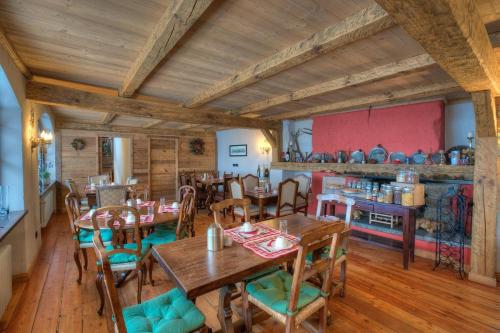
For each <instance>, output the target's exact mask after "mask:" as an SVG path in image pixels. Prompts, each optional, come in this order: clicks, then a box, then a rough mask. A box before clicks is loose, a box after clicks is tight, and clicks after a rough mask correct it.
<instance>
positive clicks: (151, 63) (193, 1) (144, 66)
mask: <svg viewBox="0 0 500 333" xmlns="http://www.w3.org/2000/svg"><path fill="white" fill-rule="evenodd" d="M212 1H213V0H180V1H171V2H170V4H171V5H175V7H174V8H171V6H169V8H167V10H166V11H165V13H164V14H163V15H162V17H161V18H160V21H159V22H158V24H157V25H156V27H155V28H154V30H153V33H152V34H151V36H150V37H149V39H148V41H147V42H146V45H145V46H144V47H143V49H142V50H141V52H140V53H139V56H138V57H137V59H136V60H135V61H134V63H133V65H132V67H130V69H129V71H128V72H127V75H126V76H125V79H124V80H123V83H122V86H121V88H120V90H119V92H120V96H124V97H130V96H132V95H133V94H134V92H135V91H136V90H137V89H138V88H139V87H140V86H141V84H142V83H143V82H144V80H145V79H146V78H147V77H148V75H149V74H150V73H151V72H152V71H153V70H154V69H155V68H156V66H158V64H159V63H160V62H161V61H162V60H163V59H164V58H165V57H166V56H167V55H168V54H169V53H170V51H172V49H173V48H174V47H175V45H177V43H178V42H179V40H180V39H181V38H182V37H183V36H184V35H185V34H186V32H187V31H188V30H189V29H190V28H191V27H192V26H193V24H195V22H196V21H197V20H198V18H199V17H200V16H201V15H202V14H203V13H204V12H205V10H206V9H207V8H208V7H209V6H210V4H211V3H212Z"/></svg>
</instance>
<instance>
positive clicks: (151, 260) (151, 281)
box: [148, 256, 156, 286]
mask: <svg viewBox="0 0 500 333" xmlns="http://www.w3.org/2000/svg"><path fill="white" fill-rule="evenodd" d="M155 261H156V260H155V258H154V257H153V256H150V257H149V266H148V271H149V282H150V283H151V285H152V286H154V285H155V281H154V280H153V266H154V264H155Z"/></svg>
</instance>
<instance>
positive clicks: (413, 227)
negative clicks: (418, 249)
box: [409, 210, 417, 262]
mask: <svg viewBox="0 0 500 333" xmlns="http://www.w3.org/2000/svg"><path fill="white" fill-rule="evenodd" d="M409 220H410V221H409V223H410V260H411V262H415V232H416V224H417V217H416V214H415V211H414V210H411V211H410V214H409Z"/></svg>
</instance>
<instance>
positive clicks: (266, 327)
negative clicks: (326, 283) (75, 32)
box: [7, 212, 500, 333]
mask: <svg viewBox="0 0 500 333" xmlns="http://www.w3.org/2000/svg"><path fill="white" fill-rule="evenodd" d="M200 213H201V212H200ZM210 221H211V220H210V219H209V218H208V217H207V216H206V214H205V213H203V214H201V215H200V216H199V217H198V218H197V232H198V233H199V234H202V233H203V232H204V230H205V229H206V226H207V224H208V223H210ZM42 236H43V247H42V250H41V253H40V257H39V259H38V262H37V263H36V266H35V267H34V270H33V274H32V277H31V279H30V281H29V282H28V284H27V285H26V287H25V293H24V295H23V297H22V299H21V301H20V304H19V307H18V308H17V309H18V310H17V311H16V313H15V314H14V317H13V320H12V321H11V324H10V325H9V327H8V328H7V332H16V333H20V332H37V333H42V332H72V333H73V332H112V323H111V320H110V313H109V311H108V307H107V306H106V309H105V313H104V315H103V316H102V317H99V316H98V315H97V313H96V309H97V303H98V297H97V292H96V288H95V284H94V278H95V275H96V268H95V260H94V256H93V255H92V256H91V257H90V258H89V269H88V271H87V272H84V274H83V280H82V284H81V285H78V284H77V283H76V278H77V269H76V266H75V263H74V261H73V242H72V240H71V235H70V231H69V226H68V222H67V218H66V216H65V215H57V216H56V217H55V219H53V220H52V221H51V223H50V224H49V225H48V227H47V228H46V229H44V230H43V235H42ZM431 268H432V263H431V261H429V260H425V259H421V258H417V261H416V262H415V263H414V264H412V265H411V268H410V270H409V271H403V270H402V268H401V255H400V252H398V251H396V250H391V249H386V248H382V247H379V246H377V245H373V244H371V243H366V242H364V241H360V240H353V241H352V242H351V251H350V253H349V267H348V289H347V295H346V296H345V298H340V297H338V296H335V297H334V298H333V300H332V302H331V310H332V311H333V314H334V319H333V325H332V326H331V327H330V328H329V330H330V331H335V332H499V331H500V288H496V289H495V288H488V287H483V286H481V285H478V284H475V283H472V282H468V281H461V280H459V279H457V278H456V276H455V275H454V274H453V273H451V272H448V271H445V270H443V271H438V272H433V271H432V269H431ZM154 275H155V280H156V284H155V286H154V287H152V286H150V285H149V284H148V285H147V286H145V288H144V290H143V299H149V298H151V297H154V296H155V295H158V294H160V293H163V292H165V291H167V290H169V289H170V288H172V287H173V284H172V283H171V282H170V281H168V279H167V278H166V276H165V275H164V273H163V272H162V271H161V270H160V269H159V268H158V267H156V268H155V272H154ZM120 295H121V298H122V299H121V301H122V303H123V304H127V305H130V304H134V302H135V280H134V283H127V284H126V285H125V286H124V287H122V288H121V289H120ZM197 305H198V307H199V308H200V309H201V310H202V311H203V312H204V313H205V315H206V317H207V324H208V325H209V326H210V327H212V328H214V329H218V328H219V324H218V321H217V317H216V312H215V309H216V306H217V294H216V293H215V292H213V293H210V294H208V295H206V296H204V297H201V298H198V300H197ZM281 331H283V329H282V327H281V326H280V325H278V324H277V323H275V322H273V321H272V320H267V321H265V322H263V323H262V324H261V325H259V326H255V332H281Z"/></svg>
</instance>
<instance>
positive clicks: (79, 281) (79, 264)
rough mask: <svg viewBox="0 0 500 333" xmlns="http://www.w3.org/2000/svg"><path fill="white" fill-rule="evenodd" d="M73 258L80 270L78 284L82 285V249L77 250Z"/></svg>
mask: <svg viewBox="0 0 500 333" xmlns="http://www.w3.org/2000/svg"><path fill="white" fill-rule="evenodd" d="M73 258H74V259H75V263H76V267H77V268H78V279H77V280H76V281H77V282H78V284H80V283H82V263H81V262H80V249H78V248H75V253H73Z"/></svg>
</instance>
